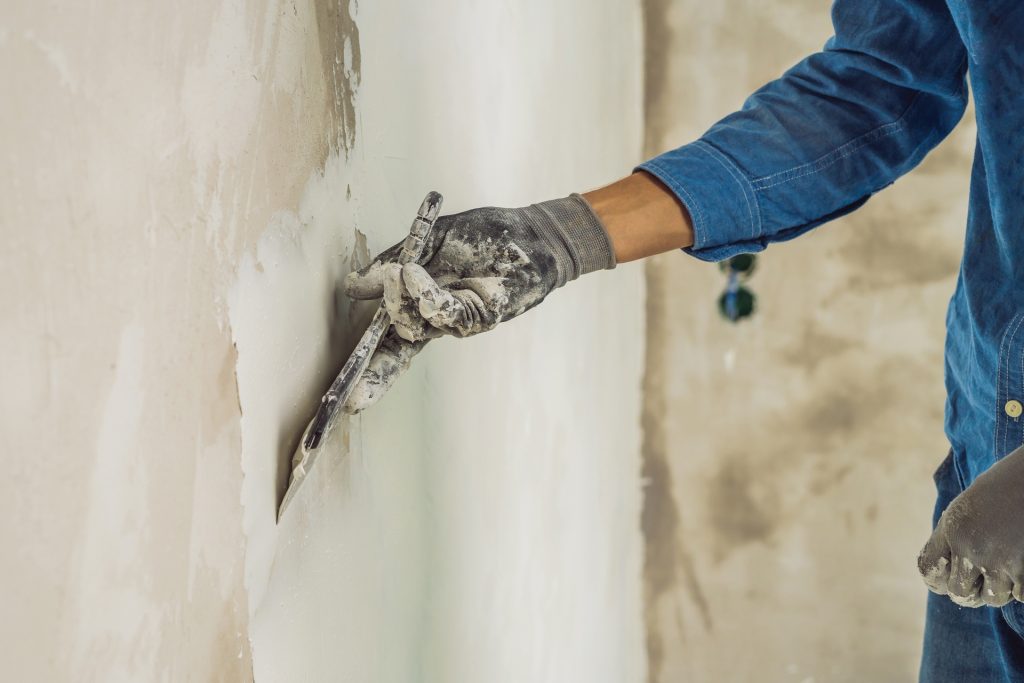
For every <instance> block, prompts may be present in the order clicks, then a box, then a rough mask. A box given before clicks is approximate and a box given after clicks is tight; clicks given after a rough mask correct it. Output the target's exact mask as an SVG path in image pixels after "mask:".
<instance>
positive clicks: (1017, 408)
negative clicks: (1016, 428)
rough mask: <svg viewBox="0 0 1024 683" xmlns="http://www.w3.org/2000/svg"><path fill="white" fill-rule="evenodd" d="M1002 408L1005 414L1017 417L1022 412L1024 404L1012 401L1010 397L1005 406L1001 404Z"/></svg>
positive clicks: (1023, 411)
mask: <svg viewBox="0 0 1024 683" xmlns="http://www.w3.org/2000/svg"><path fill="white" fill-rule="evenodd" d="M1003 410H1005V411H1006V414H1007V415H1009V416H1010V417H1012V418H1018V417H1020V414H1021V413H1024V405H1021V403H1020V401H1014V400H1013V399H1011V400H1009V401H1007V402H1006V405H1005V406H1003Z"/></svg>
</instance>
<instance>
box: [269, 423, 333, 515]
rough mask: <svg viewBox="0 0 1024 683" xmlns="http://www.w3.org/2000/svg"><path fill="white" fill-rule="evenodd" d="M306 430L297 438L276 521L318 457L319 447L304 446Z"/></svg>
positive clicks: (296, 492) (292, 498)
mask: <svg viewBox="0 0 1024 683" xmlns="http://www.w3.org/2000/svg"><path fill="white" fill-rule="evenodd" d="M312 425H313V422H312V421H310V423H309V425H308V426H307V427H306V432H308V431H309V428H310V426H312ZM306 432H303V434H302V438H301V439H300V440H299V445H298V448H296V449H295V454H294V455H293V456H292V460H291V462H292V471H291V477H290V479H289V480H288V490H287V491H285V493H284V500H282V501H281V505H280V506H279V507H278V508H277V521H278V522H280V521H281V517H282V516H283V515H284V511H285V510H286V509H287V508H288V506H289V505H290V504H291V502H292V500H294V499H295V496H296V494H298V492H299V489H300V488H302V485H303V484H304V483H305V481H306V477H308V476H309V472H310V470H312V469H313V464H314V463H315V462H316V459H317V458H319V457H320V451H321V450H323V449H321V448H313V449H307V448H306V447H305V445H304V444H305V442H306Z"/></svg>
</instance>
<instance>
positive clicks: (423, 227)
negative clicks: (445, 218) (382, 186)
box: [398, 192, 444, 265]
mask: <svg viewBox="0 0 1024 683" xmlns="http://www.w3.org/2000/svg"><path fill="white" fill-rule="evenodd" d="M443 202H444V197H442V196H441V195H440V194H439V193H437V192H428V193H427V196H426V198H425V199H424V200H423V203H422V204H420V210H419V211H417V212H416V218H415V219H414V220H413V222H412V227H411V228H409V236H408V237H406V238H405V241H404V242H402V253H401V254H399V255H398V262H399V263H400V264H402V265H405V264H406V263H416V262H418V261H419V260H420V256H421V255H422V254H423V245H424V244H426V242H427V236H429V235H430V230H431V228H433V227H434V221H436V220H437V217H438V215H439V214H440V213H441V204H442V203H443Z"/></svg>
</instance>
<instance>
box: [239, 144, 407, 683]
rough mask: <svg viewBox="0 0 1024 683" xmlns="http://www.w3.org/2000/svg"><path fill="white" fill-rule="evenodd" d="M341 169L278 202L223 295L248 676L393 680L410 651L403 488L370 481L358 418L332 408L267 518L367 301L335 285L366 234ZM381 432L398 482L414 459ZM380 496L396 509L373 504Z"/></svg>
mask: <svg viewBox="0 0 1024 683" xmlns="http://www.w3.org/2000/svg"><path fill="white" fill-rule="evenodd" d="M351 174H352V171H351V169H350V168H349V167H348V166H346V164H345V163H344V161H343V160H342V159H340V158H339V157H337V156H334V157H331V158H330V159H329V160H328V162H327V164H326V167H325V169H324V171H323V172H322V173H317V174H315V175H314V176H313V177H312V178H311V179H310V181H309V183H308V185H307V187H306V190H305V194H304V197H303V199H302V202H301V204H300V207H299V210H298V212H297V213H288V212H285V213H281V214H278V216H277V217H276V218H275V220H274V222H273V224H272V225H271V226H270V227H269V229H268V230H267V232H266V234H265V235H264V236H263V237H262V238H261V239H260V240H259V242H258V244H257V248H256V251H255V254H252V255H250V256H248V257H246V258H245V259H244V261H243V263H242V265H241V267H240V269H239V277H238V282H237V284H236V285H235V287H234V288H233V289H232V292H231V295H230V298H229V313H230V320H231V327H232V333H233V337H234V340H235V344H236V346H237V348H238V364H237V377H238V388H239V402H240V405H241V409H242V423H241V428H242V468H243V471H244V473H245V479H244V483H243V488H242V504H243V506H244V515H243V527H244V531H245V534H246V539H247V551H246V562H245V581H246V589H247V592H248V595H249V607H250V623H251V627H250V639H251V642H252V647H253V669H254V672H255V675H256V679H257V680H261V681H283V680H329V679H332V677H333V676H335V675H338V674H339V673H340V672H344V674H345V676H346V680H385V679H387V680H398V679H401V678H402V677H403V676H405V675H406V674H410V672H411V671H412V669H411V667H412V665H413V660H414V658H413V656H412V651H411V648H413V646H414V645H415V643H416V640H417V639H416V637H415V634H414V633H411V632H410V631H411V630H414V629H415V625H416V624H417V622H418V619H417V618H416V616H417V615H416V614H415V610H416V609H417V605H418V601H417V600H416V599H414V597H413V596H406V597H405V598H403V597H402V596H401V593H402V591H400V590H395V589H393V588H391V587H392V586H394V585H405V586H409V588H410V590H411V591H412V592H413V593H415V592H417V591H416V583H417V581H418V579H417V578H416V576H415V574H414V573H412V569H411V568H415V567H417V566H418V565H419V564H420V561H419V560H420V559H421V558H420V557H419V552H418V548H419V541H418V540H417V539H418V538H419V537H420V535H421V533H422V530H421V529H420V528H419V521H418V520H419V518H420V517H421V515H420V511H419V508H418V504H417V502H416V499H415V496H412V495H409V492H408V491H401V490H400V491H380V490H377V484H378V483H379V482H378V481H377V478H378V476H379V474H378V473H377V470H378V469H380V468H378V467H374V466H373V465H372V464H368V462H367V460H366V459H365V457H366V456H367V455H368V454H367V453H366V451H364V449H363V448H361V447H360V445H359V444H360V441H361V431H360V429H359V425H358V423H352V422H350V421H349V420H350V418H342V422H341V423H339V424H338V426H337V428H336V429H335V430H333V431H332V433H331V435H330V437H329V440H328V441H327V442H325V444H324V446H323V449H324V451H323V453H322V454H321V457H320V461H319V463H318V465H317V467H316V468H315V469H314V470H313V472H312V474H311V475H310V478H309V480H308V481H307V482H306V484H305V486H304V487H303V489H302V492H301V494H300V496H299V498H297V499H296V501H295V503H294V504H293V506H292V507H290V508H289V510H288V514H287V515H286V516H285V517H284V518H283V519H282V521H281V524H280V526H278V525H276V524H275V517H276V511H277V505H278V503H279V501H280V500H281V498H282V496H283V492H284V489H285V486H286V484H287V478H288V465H289V463H290V460H291V454H292V453H293V452H294V449H295V447H296V445H297V443H298V439H299V436H300V434H301V431H302V429H303V428H304V427H305V424H306V422H307V421H308V420H309V419H310V418H311V417H312V415H313V413H314V412H315V410H316V406H317V403H318V401H319V398H320V395H321V394H322V392H323V390H325V389H326V387H327V386H328V385H329V384H330V381H331V380H332V379H333V377H334V373H336V372H337V370H338V368H340V366H341V363H342V362H343V361H344V358H345V356H346V355H347V353H348V351H349V350H350V349H351V348H352V346H353V345H354V343H355V341H356V339H357V333H358V331H359V330H361V329H362V328H363V327H364V326H365V323H366V319H367V318H368V315H369V314H370V313H372V309H373V305H362V306H360V307H352V306H350V304H349V302H348V299H347V298H346V297H344V296H342V295H341V294H340V292H339V290H338V289H337V283H338V282H339V281H340V279H341V278H342V277H343V276H344V275H345V274H346V273H347V272H348V271H349V270H351V269H352V268H353V267H355V266H356V265H362V264H365V262H366V261H367V259H368V253H367V250H366V240H365V238H363V237H362V235H361V234H360V233H359V232H358V231H356V230H354V229H353V228H352V227H351V226H353V225H355V224H356V220H357V219H356V211H355V205H354V204H353V203H352V202H351V200H349V199H348V198H347V196H348V192H347V191H346V187H347V186H348V184H349V183H350V182H351V181H352V177H351ZM393 431H395V434H394V437H395V438H393V439H390V440H389V439H387V438H384V439H375V445H376V446H377V449H374V452H378V451H381V450H382V451H383V453H379V454H378V458H377V459H376V462H377V463H378V464H379V465H381V466H382V467H383V468H384V469H388V468H391V467H404V468H405V471H404V473H403V475H402V476H401V477H399V478H397V479H396V478H394V477H392V478H390V479H388V481H389V482H390V484H391V485H393V486H398V487H400V488H401V487H402V486H403V482H404V485H405V486H408V487H411V486H412V484H413V482H414V481H415V479H416V467H415V465H414V463H409V462H408V460H409V458H414V457H415V454H416V452H417V450H416V449H415V448H414V447H413V444H410V443H408V442H403V440H402V439H403V436H402V433H401V430H393ZM389 451H390V452H389ZM401 453H406V454H409V457H402V455H401ZM378 496H383V497H384V498H385V499H386V500H388V501H395V502H397V503H398V505H397V506H395V507H382V506H381V505H380V504H379V501H378V500H376V499H377V497H378ZM389 505H390V503H389ZM402 506H405V507H404V509H403V508H402ZM384 513H386V515H387V518H384V517H383V514H384ZM392 551H393V552H392ZM403 633H405V634H406V635H405V636H404V637H403ZM385 642H387V643H389V647H388V651H387V652H384V651H381V647H382V646H381V643H385ZM403 642H405V643H408V648H409V652H408V653H407V655H406V657H405V658H404V660H403V657H402V643H403ZM389 660H390V662H391V664H388V661H389ZM403 661H404V662H405V663H406V665H405V666H402V662H403ZM389 665H390V666H397V667H399V668H400V671H399V672H398V675H396V676H395V677H393V678H388V677H383V676H382V674H381V671H380V669H381V667H386V666H389ZM349 676H351V678H348V677H349Z"/></svg>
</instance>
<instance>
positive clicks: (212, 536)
mask: <svg viewBox="0 0 1024 683" xmlns="http://www.w3.org/2000/svg"><path fill="white" fill-rule="evenodd" d="M9 9H10V11H9V12H5V15H7V16H5V18H4V19H3V20H2V21H0V24H4V25H3V26H0V35H2V36H3V39H2V40H0V58H3V60H4V62H5V63H11V64H17V65H18V66H19V68H17V69H9V70H5V72H4V73H3V74H2V75H0V79H2V80H3V84H4V91H5V92H6V93H9V101H8V106H6V107H4V108H2V109H0V149H4V150H5V155H3V156H0V172H2V173H3V175H4V177H5V178H9V179H10V182H9V183H8V185H7V186H6V189H4V190H0V193H2V195H0V200H2V201H0V227H2V230H3V236H4V240H5V251H4V253H3V255H2V256H0V276H2V277H3V281H4V285H5V286H4V288H3V289H2V291H0V322H2V325H3V327H2V329H0V332H2V334H0V358H4V359H5V363H7V365H5V366H4V368H3V375H4V378H5V383H4V386H3V389H2V392H3V394H2V396H0V405H2V406H3V407H4V408H5V409H6V410H4V411H2V412H0V439H2V440H3V444H2V445H3V447H4V451H5V452H7V453H16V454H19V455H18V457H15V458H12V459H11V460H12V461H13V462H11V463H10V468H9V472H8V477H7V480H6V481H7V483H6V484H5V485H4V488H3V490H2V491H0V493H2V494H3V495H2V496H0V499H2V500H3V501H4V505H5V514H4V515H3V516H2V517H0V535H2V539H3V541H4V544H5V547H8V548H15V549H17V552H15V553H5V554H4V555H3V556H2V557H0V577H3V578H4V580H5V585H7V586H8V587H9V590H8V591H6V592H5V603H4V608H5V613H6V614H8V615H15V616H14V618H9V619H5V620H3V622H2V623H0V636H2V637H3V638H4V641H5V642H6V643H8V647H7V648H5V651H4V654H3V655H2V661H0V666H2V667H3V669H4V671H5V672H8V673H9V674H10V675H11V676H12V677H16V678H18V679H20V680H48V681H71V680H75V681H77V680H103V681H136V680H152V681H177V680H188V679H193V680H212V681H239V680H250V679H252V678H254V679H255V680H256V681H258V682H259V683H267V682H269V683H274V682H277V681H293V680H308V681H336V680H345V681H360V682H362V681H402V682H403V683H404V682H405V681H409V680H425V681H444V682H446V683H447V682H449V681H479V680H487V681H496V682H500V681H523V680H530V681H567V680H586V681H588V682H589V681H622V680H642V679H643V677H644V659H643V647H642V644H643V634H642V623H641V595H640V571H641V568H640V561H641V554H642V552H641V547H640V542H641V538H640V533H639V525H638V515H639V510H640V479H639V453H638V450H639V426H638V415H639V405H640V400H639V377H640V371H641V368H640V364H641V350H642V344H643V330H642V316H643V307H642V297H643V288H642V279H641V275H640V271H639V269H638V268H636V267H630V266H625V267H622V268H620V269H619V270H617V271H615V272H612V273H602V274H598V275H593V276H588V278H586V279H584V280H582V281H580V282H577V283H573V284H572V285H570V286H569V287H567V288H566V289H565V290H562V291H559V292H556V293H555V294H553V295H552V296H551V297H550V299H549V301H548V302H546V303H545V304H544V305H543V306H541V307H539V308H538V309H536V310H535V311H532V312H530V313H529V314H528V315H525V316H523V317H522V318H521V319H517V320H515V321H513V322H510V323H508V324H507V325H503V326H502V327H501V328H500V329H499V330H497V331H495V332H493V333H491V334H488V335H485V336H483V337H480V338H478V339H472V340H465V341H455V340H451V339H445V340H440V341H438V342H434V343H432V344H431V345H430V347H429V348H428V349H427V350H426V351H425V352H424V353H423V354H422V355H421V357H420V358H418V359H417V362H416V364H415V366H414V367H413V369H412V370H411V371H410V373H409V374H408V375H407V376H405V377H403V378H402V380H401V382H400V383H399V385H398V386H396V387H395V389H394V390H393V392H391V394H389V395H388V396H387V397H385V399H384V400H383V401H382V402H381V403H380V404H379V405H377V406H375V407H374V408H373V409H372V410H370V411H367V413H366V414H364V415H362V416H360V417H358V418H354V419H352V420H350V421H347V422H346V423H345V424H343V425H341V428H339V429H338V430H337V431H336V432H335V433H334V435H333V436H334V437H335V441H333V442H332V443H329V444H328V445H327V452H326V454H325V455H324V457H323V460H322V462H321V463H320V465H319V466H318V467H317V470H316V471H315V472H314V475H313V480H312V481H311V482H310V483H309V484H308V485H307V486H306V487H305V489H304V490H303V492H302V498H301V500H299V501H297V503H296V506H295V507H294V508H292V509H290V511H289V514H290V517H289V518H286V519H284V520H283V521H282V523H281V524H280V525H276V524H275V522H274V513H275V510H276V505H277V502H278V500H279V498H280V495H281V493H282V491H283V486H284V483H285V476H286V471H287V466H288V458H289V456H290V450H291V448H293V447H294V445H295V442H296V441H297V439H298V436H299V433H300V432H301V430H302V428H303V426H304V425H305V422H306V420H308V419H309V417H310V416H311V414H312V411H313V409H314V408H315V407H316V402H317V400H318V398H319V394H320V392H321V391H322V390H323V389H324V388H325V387H326V385H327V384H328V383H329V381H330V380H331V378H332V375H333V373H334V372H336V371H337V369H338V368H339V367H340V365H341V362H342V361H343V360H344V356H345V354H346V353H347V351H348V349H349V348H350V346H351V344H352V342H353V341H354V337H355V336H356V335H358V333H359V331H361V327H362V325H363V324H365V315H366V313H367V311H366V309H363V310H350V309H349V303H348V302H347V301H346V300H345V299H344V298H343V297H341V296H340V294H338V293H336V283H337V280H338V278H340V277H341V276H342V275H344V274H345V273H346V272H347V271H348V270H349V269H350V268H351V267H353V265H355V264H356V263H360V262H364V260H365V259H366V258H367V257H368V256H369V255H371V254H373V253H376V252H377V251H379V250H381V249H383V248H385V247H387V246H389V244H390V243H392V242H394V241H396V240H398V239H399V238H400V237H401V236H402V235H403V234H404V232H405V231H406V230H407V228H408V225H409V222H410V220H411V218H412V215H413V212H414V211H415V209H416V207H417V206H418V204H419V202H420V200H421V199H422V197H423V195H424V194H425V192H426V191H427V190H430V189H437V190H439V191H441V192H443V193H444V194H445V196H446V210H447V211H449V212H451V211H458V210H464V209H468V208H471V207H473V206H478V205H482V204H504V205H522V204H526V203H529V202H534V201H538V200H543V199H548V198H551V197H554V196H564V195H566V194H568V193H569V192H572V191H578V190H584V189H587V188H589V187H593V186H596V185H597V184H599V183H602V182H605V181H610V180H613V179H614V178H616V177H618V176H620V175H622V174H624V173H626V172H628V170H629V169H630V168H631V167H632V165H633V164H634V163H636V162H637V161H638V160H639V143H640V118H641V111H640V109H641V108H640V75H639V72H640V63H641V59H642V54H641V50H640V39H639V25H638V19H639V17H638V11H639V8H638V7H637V6H635V5H634V4H633V3H619V2H615V1H614V0H600V1H598V2H592V1H588V2H583V0H573V1H572V2H565V3H546V2H540V1H539V0H530V1H529V2H521V3H514V4H496V3H482V4H481V3H476V4H473V3H470V4H467V3H462V2H457V1H455V0H443V1H442V2H437V3H419V2H409V1H406V0H400V1H396V2H393V3H371V2H364V3H359V4H358V6H357V3H355V2H348V1H345V0H295V1H294V2H292V1H284V0H210V1H209V2H201V3H197V4H193V5H191V6H190V8H189V10H188V11H187V12H185V11H182V10H181V8H180V7H178V6H175V5H166V4H165V5H152V4H139V3H135V2H130V1H129V0H111V1H110V2H107V3H104V8H103V12H102V14H97V13H96V11H95V9H94V8H93V7H91V6H89V5H87V4H81V5H74V6H71V5H65V6H61V7H57V6H52V7H51V6H48V5H45V4H40V3H32V2H28V1H27V0H16V1H15V3H14V4H13V6H12V7H11V8H9ZM353 18H354V19H353ZM364 236H365V237H364Z"/></svg>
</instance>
